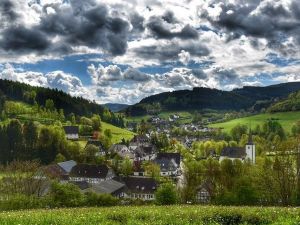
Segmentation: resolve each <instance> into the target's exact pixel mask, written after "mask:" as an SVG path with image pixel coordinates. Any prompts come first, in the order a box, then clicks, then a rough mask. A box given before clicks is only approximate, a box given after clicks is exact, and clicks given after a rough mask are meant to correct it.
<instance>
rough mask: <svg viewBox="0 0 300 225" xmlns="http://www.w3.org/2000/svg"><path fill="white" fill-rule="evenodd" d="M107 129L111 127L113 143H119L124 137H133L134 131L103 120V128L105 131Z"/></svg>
mask: <svg viewBox="0 0 300 225" xmlns="http://www.w3.org/2000/svg"><path fill="white" fill-rule="evenodd" d="M106 129H110V130H111V132H112V136H113V138H112V142H113V143H118V142H120V141H121V140H122V138H124V139H125V140H130V139H132V138H133V136H134V133H133V132H131V131H129V130H126V129H122V128H119V127H116V126H113V125H111V124H108V123H105V122H102V130H103V131H105V130H106Z"/></svg>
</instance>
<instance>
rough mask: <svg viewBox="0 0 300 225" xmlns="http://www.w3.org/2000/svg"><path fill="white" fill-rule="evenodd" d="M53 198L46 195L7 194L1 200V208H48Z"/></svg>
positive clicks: (4, 209)
mask: <svg viewBox="0 0 300 225" xmlns="http://www.w3.org/2000/svg"><path fill="white" fill-rule="evenodd" d="M49 202H51V200H50V199H49V198H45V197H36V196H26V195H19V194H16V195H13V196H6V197H5V198H2V199H1V201H0V210H1V211H6V210H20V209H35V208H46V207H48V205H49Z"/></svg>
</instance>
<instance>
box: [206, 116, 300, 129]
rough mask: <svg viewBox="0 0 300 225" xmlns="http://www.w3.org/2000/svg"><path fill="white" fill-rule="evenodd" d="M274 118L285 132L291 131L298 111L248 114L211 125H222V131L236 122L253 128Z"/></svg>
mask: <svg viewBox="0 0 300 225" xmlns="http://www.w3.org/2000/svg"><path fill="white" fill-rule="evenodd" d="M270 118H275V119H278V121H279V122H280V123H281V125H282V127H283V128H284V130H285V131H286V132H291V128H292V126H293V124H294V123H295V122H297V121H298V120H300V111H297V112H280V113H264V114H258V115H255V116H249V117H244V118H239V119H234V120H230V121H227V122H224V123H216V124H211V125H210V126H211V127H222V128H224V131H230V130H231V129H232V128H233V127H234V126H236V125H237V124H245V125H248V126H249V125H250V124H251V127H252V128H254V127H255V126H256V125H258V124H260V125H262V124H263V123H264V122H265V121H266V120H267V119H270Z"/></svg>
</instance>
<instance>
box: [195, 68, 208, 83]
mask: <svg viewBox="0 0 300 225" xmlns="http://www.w3.org/2000/svg"><path fill="white" fill-rule="evenodd" d="M191 72H192V74H193V75H194V76H195V77H197V78H198V79H200V80H204V79H206V78H207V74H206V73H205V72H204V71H203V70H202V69H192V71H191Z"/></svg>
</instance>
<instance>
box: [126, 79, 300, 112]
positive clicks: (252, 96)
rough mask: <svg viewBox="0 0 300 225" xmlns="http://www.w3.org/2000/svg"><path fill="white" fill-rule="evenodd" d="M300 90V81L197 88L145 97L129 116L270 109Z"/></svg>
mask: <svg viewBox="0 0 300 225" xmlns="http://www.w3.org/2000/svg"><path fill="white" fill-rule="evenodd" d="M297 90H300V82H291V83H282V84H277V85H271V86H266V87H250V86H245V87H243V88H240V89H234V90H232V91H221V90H217V89H210V88H202V87H199V88H194V89H193V90H181V91H173V92H165V93H161V94H157V95H153V96H150V97H147V98H144V99H143V100H142V101H140V102H139V103H138V104H135V105H133V106H130V107H128V108H127V109H126V110H125V111H126V113H127V115H131V116H135V115H143V114H147V113H148V112H149V111H152V112H153V111H155V110H162V111H171V110H178V111H180V110H201V109H215V110H241V109H249V108H251V107H252V108H255V109H256V110H259V109H260V108H261V107H268V106H269V105H270V104H271V102H272V101H273V100H274V99H278V98H285V97H287V96H288V95H289V94H290V93H292V92H295V91H297Z"/></svg>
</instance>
